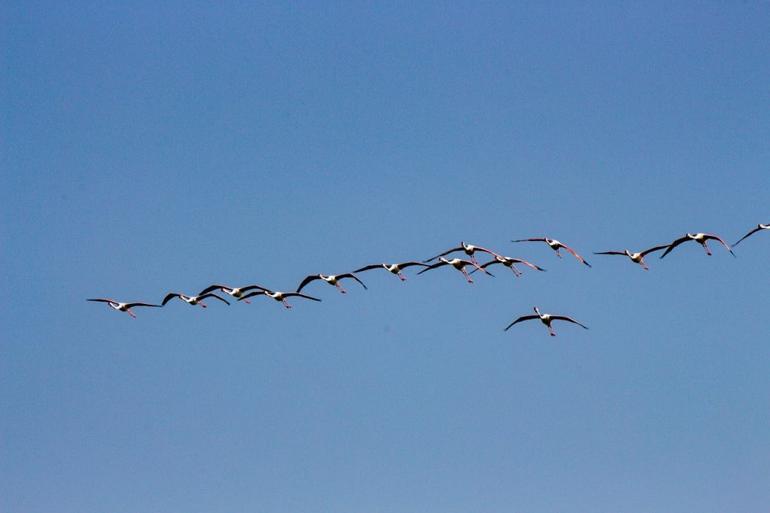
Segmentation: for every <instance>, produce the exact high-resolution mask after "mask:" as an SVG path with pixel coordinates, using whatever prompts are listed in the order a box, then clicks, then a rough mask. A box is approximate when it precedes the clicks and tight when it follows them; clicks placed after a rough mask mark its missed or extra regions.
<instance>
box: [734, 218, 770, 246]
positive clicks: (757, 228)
mask: <svg viewBox="0 0 770 513" xmlns="http://www.w3.org/2000/svg"><path fill="white" fill-rule="evenodd" d="M762 230H770V223H768V224H762V223H759V224H758V225H757V226H755V227H754V229H752V230H751V231H749V233H747V234H746V235H744V236H743V237H741V238H740V239H738V242H736V243H735V244H733V247H735V246H737V245H738V244H740V243H741V241H742V240H743V239H745V238H746V237H749V236H751V235H754V234H755V233H757V232H759V231H762Z"/></svg>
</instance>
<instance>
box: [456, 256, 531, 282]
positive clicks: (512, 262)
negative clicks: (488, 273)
mask: <svg viewBox="0 0 770 513" xmlns="http://www.w3.org/2000/svg"><path fill="white" fill-rule="evenodd" d="M495 264H503V265H504V266H505V267H508V268H510V269H511V271H513V274H514V275H515V276H517V277H518V276H521V274H522V272H521V271H519V270H518V269H517V268H516V264H524V265H526V266H527V267H529V268H531V269H534V270H535V271H543V272H545V269H543V268H542V267H540V266H538V265H535V264H533V263H532V262H528V261H526V260H522V259H521V258H512V257H507V256H500V255H497V256H495V259H494V260H490V261H489V262H487V263H485V264H481V268H482V269H486V268H487V267H489V266H490V265H495ZM476 271H478V269H473V270H472V271H471V274H473V273H475V272H476Z"/></svg>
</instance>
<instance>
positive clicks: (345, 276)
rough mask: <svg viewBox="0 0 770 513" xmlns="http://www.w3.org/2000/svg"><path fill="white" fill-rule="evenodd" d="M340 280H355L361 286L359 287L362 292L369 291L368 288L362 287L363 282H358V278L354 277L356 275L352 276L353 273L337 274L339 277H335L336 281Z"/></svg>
mask: <svg viewBox="0 0 770 513" xmlns="http://www.w3.org/2000/svg"><path fill="white" fill-rule="evenodd" d="M342 278H352V279H354V280H356V281H357V282H358V283H360V284H361V286H362V287H363V288H364V290H369V289H368V287H367V286H366V285H364V282H362V281H361V280H359V279H358V276H356V275H355V274H353V273H345V274H339V275H337V279H338V280H339V279H342Z"/></svg>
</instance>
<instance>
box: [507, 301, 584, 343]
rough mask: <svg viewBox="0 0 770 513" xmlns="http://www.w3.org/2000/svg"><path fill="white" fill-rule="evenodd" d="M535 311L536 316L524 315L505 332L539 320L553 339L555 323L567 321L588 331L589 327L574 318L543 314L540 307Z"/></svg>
mask: <svg viewBox="0 0 770 513" xmlns="http://www.w3.org/2000/svg"><path fill="white" fill-rule="evenodd" d="M534 310H535V315H522V316H521V317H519V318H518V319H516V320H514V321H513V322H512V323H510V324H509V325H508V326H506V328H505V329H504V330H503V331H508V330H509V329H510V328H511V326H513V325H514V324H518V323H520V322H522V321H529V320H533V319H539V320H540V322H542V323H543V324H544V325H545V327H546V328H548V334H549V335H551V336H552V337H555V336H556V332H555V331H554V330H553V328H552V327H551V323H552V322H553V321H567V322H571V323H572V324H577V325H578V326H581V327H582V328H585V329H588V326H585V325H583V324H581V323H579V322H578V321H576V320H575V319H573V318H572V317H567V316H566V315H552V314H547V313H541V312H540V309H539V308H538V307H535V308H534Z"/></svg>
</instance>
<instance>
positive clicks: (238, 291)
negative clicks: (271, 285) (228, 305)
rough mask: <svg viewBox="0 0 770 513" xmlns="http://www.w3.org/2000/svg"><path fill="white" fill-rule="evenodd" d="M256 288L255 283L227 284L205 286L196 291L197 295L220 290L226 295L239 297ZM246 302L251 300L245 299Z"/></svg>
mask: <svg viewBox="0 0 770 513" xmlns="http://www.w3.org/2000/svg"><path fill="white" fill-rule="evenodd" d="M256 288H259V287H258V286H257V285H247V286H245V287H228V286H227V285H211V286H210V287H206V288H205V289H203V290H201V291H200V292H198V295H199V296H202V295H204V294H208V293H209V292H213V291H215V290H221V291H222V292H224V293H225V294H227V295H228V296H232V297H234V298H235V299H240V298H242V297H243V295H244V294H245V293H246V292H248V291H250V290H254V289H256ZM245 302H246V303H251V301H249V300H246V301H245Z"/></svg>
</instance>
